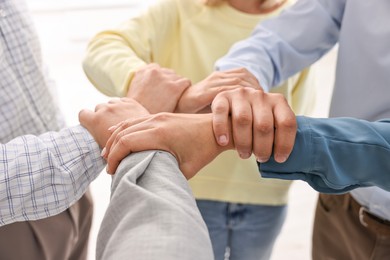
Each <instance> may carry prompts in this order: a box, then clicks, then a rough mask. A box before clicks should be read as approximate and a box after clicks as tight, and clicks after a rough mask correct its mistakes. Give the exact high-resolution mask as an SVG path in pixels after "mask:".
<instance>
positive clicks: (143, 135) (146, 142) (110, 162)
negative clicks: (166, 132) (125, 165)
mask: <svg viewBox="0 0 390 260" xmlns="http://www.w3.org/2000/svg"><path fill="white" fill-rule="evenodd" d="M152 131H153V130H145V131H138V132H135V133H132V134H126V132H125V133H123V134H122V135H121V136H120V138H118V139H117V142H116V143H114V145H113V146H112V148H111V150H110V152H109V154H108V157H107V168H106V171H107V173H108V174H111V175H113V174H114V173H115V171H116V169H117V168H118V165H119V164H120V162H121V161H122V160H123V159H124V158H125V157H126V156H128V155H129V154H131V153H133V152H138V151H141V149H140V148H139V147H138V145H139V144H142V150H147V149H148V148H145V147H153V146H152V145H153V142H154V141H153V138H151V137H152V136H153V133H151V132H152ZM148 133H150V134H148ZM149 149H150V148H149Z"/></svg>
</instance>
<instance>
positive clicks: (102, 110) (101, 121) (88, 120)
mask: <svg viewBox="0 0 390 260" xmlns="http://www.w3.org/2000/svg"><path fill="white" fill-rule="evenodd" d="M148 114H149V112H148V111H147V110H146V109H145V108H144V107H143V106H141V105H140V104H139V103H138V102H136V101H135V100H133V99H130V98H121V99H113V100H110V101H109V102H108V103H105V104H99V105H97V106H96V108H95V111H94V112H93V111H91V110H87V109H84V110H82V111H80V113H79V121H80V123H81V125H83V126H84V127H85V128H86V129H87V130H88V131H89V132H90V133H91V135H92V136H93V137H94V138H95V140H96V142H97V143H98V144H99V146H100V147H105V145H106V143H107V140H108V138H109V137H110V135H111V133H112V131H109V128H110V127H111V126H113V125H116V124H118V123H120V122H122V121H124V120H126V119H128V118H137V117H140V116H145V115H148Z"/></svg>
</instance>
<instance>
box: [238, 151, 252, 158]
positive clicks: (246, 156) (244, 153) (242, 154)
mask: <svg viewBox="0 0 390 260" xmlns="http://www.w3.org/2000/svg"><path fill="white" fill-rule="evenodd" d="M250 156H251V154H250V153H248V152H242V153H240V157H241V159H248V158H249V157H250Z"/></svg>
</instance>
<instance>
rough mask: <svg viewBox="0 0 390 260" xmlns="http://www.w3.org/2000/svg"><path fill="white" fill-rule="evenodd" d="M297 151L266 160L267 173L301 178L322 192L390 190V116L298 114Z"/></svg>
mask: <svg viewBox="0 0 390 260" xmlns="http://www.w3.org/2000/svg"><path fill="white" fill-rule="evenodd" d="M297 120H298V125H299V128H298V132H297V137H296V142H295V146H294V150H293V152H292V154H291V155H290V157H289V159H288V160H287V161H286V162H285V163H282V164H278V163H276V162H275V161H274V160H273V159H271V160H270V161H269V162H267V163H263V164H261V165H260V170H261V172H262V176H263V177H272V178H281V179H290V180H293V179H298V180H304V181H306V182H308V183H309V184H310V185H311V186H312V187H313V188H314V189H316V190H318V191H320V192H327V193H341V192H346V191H349V190H351V189H354V188H357V187H365V186H373V185H374V186H378V187H381V188H383V189H385V190H390V174H388V172H390V160H389V159H388V158H390V121H389V120H387V121H378V122H368V121H363V120H357V119H351V118H334V119H315V118H305V117H297Z"/></svg>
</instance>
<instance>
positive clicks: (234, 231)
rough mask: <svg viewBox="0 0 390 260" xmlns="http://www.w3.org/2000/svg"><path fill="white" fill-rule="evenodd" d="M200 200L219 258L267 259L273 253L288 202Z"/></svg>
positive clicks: (237, 259) (234, 259)
mask: <svg viewBox="0 0 390 260" xmlns="http://www.w3.org/2000/svg"><path fill="white" fill-rule="evenodd" d="M197 204H198V208H199V210H200V212H201V214H202V217H203V219H204V221H205V222H206V225H207V228H208V230H209V233H210V238H211V242H212V245H213V250H214V256H215V260H223V259H230V260H252V259H253V260H263V259H264V260H265V259H269V258H270V257H271V253H272V248H273V245H274V242H275V240H276V237H277V236H278V234H279V233H280V230H281V229H282V226H283V222H284V220H285V218H286V215H287V206H286V205H283V206H262V205H249V204H237V203H226V202H218V201H210V200H197ZM225 254H226V255H225ZM227 255H229V258H228V257H227Z"/></svg>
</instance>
